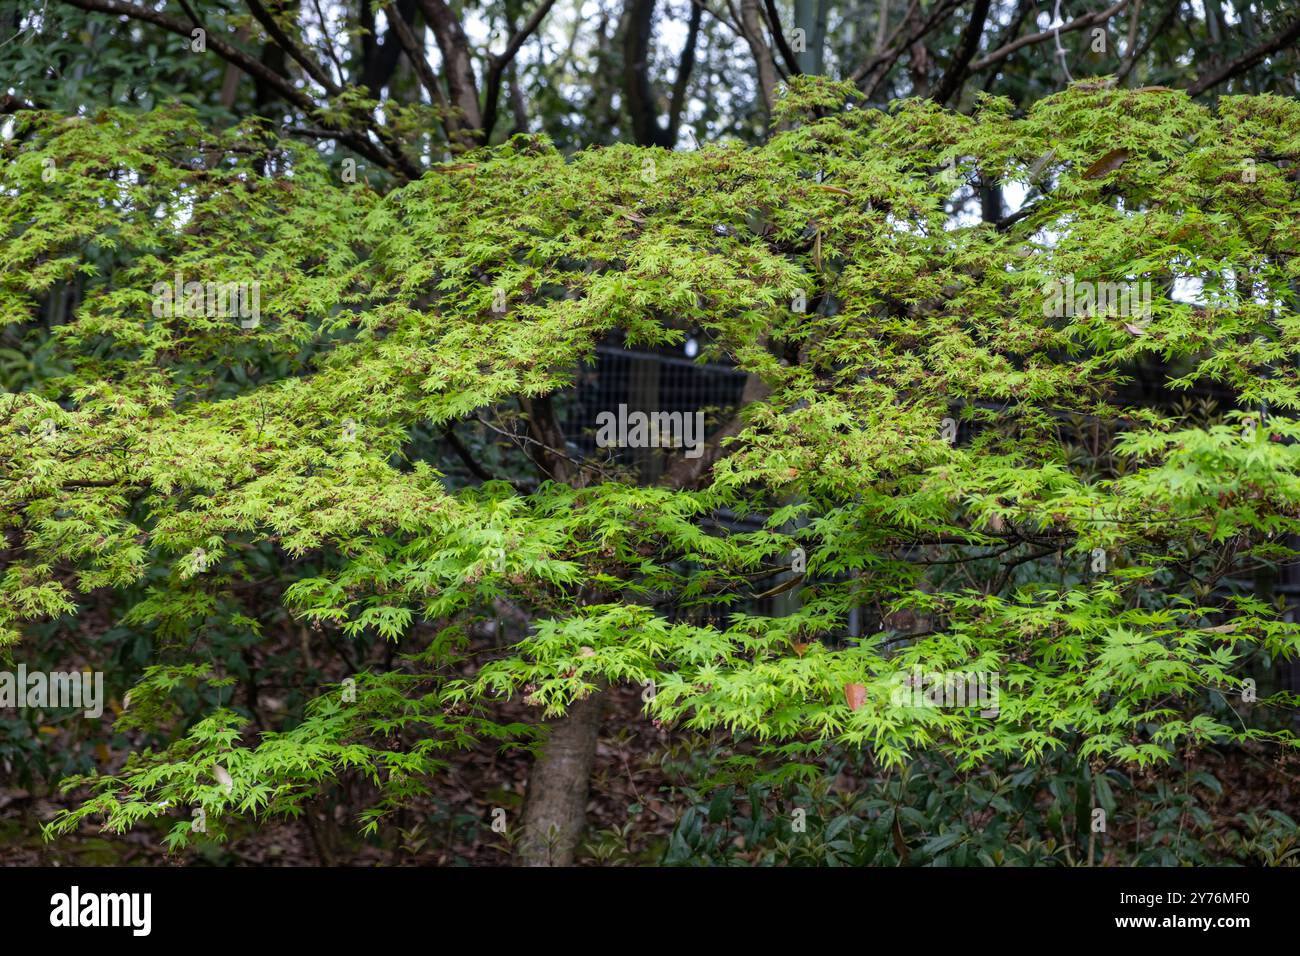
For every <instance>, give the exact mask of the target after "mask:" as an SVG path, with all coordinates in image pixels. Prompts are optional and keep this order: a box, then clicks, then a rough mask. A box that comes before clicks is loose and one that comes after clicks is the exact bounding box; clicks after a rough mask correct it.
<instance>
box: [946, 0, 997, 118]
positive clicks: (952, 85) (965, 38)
mask: <svg viewBox="0 0 1300 956" xmlns="http://www.w3.org/2000/svg"><path fill="white" fill-rule="evenodd" d="M989 2H990V0H975V9H974V10H972V11H971V18H970V23H968V24H966V29H965V30H964V31H963V32H962V35H961V41H960V42H959V43H958V44H957V52H956V53H954V54H953V58H952V62H951V63H949V64H948V69H947V70H946V71H945V72H944V74H943V79H942V80H940V81H939V88H938V89H937V90H935V92H934V101H935V102H936V103H938V104H939V105H941V106H942V105H943V104H944V103H947V102H948V100H950V99H951V98H952V97H953V94H955V93H958V92H960V90H961V85H962V83H963V82H964V81H965V79H966V68H967V67H968V66H969V65H970V61H971V60H973V59H974V58H975V53H976V52H977V51H978V50H979V48H980V37H981V36H982V35H983V34H984V24H985V23H986V22H987V21H988V16H989Z"/></svg>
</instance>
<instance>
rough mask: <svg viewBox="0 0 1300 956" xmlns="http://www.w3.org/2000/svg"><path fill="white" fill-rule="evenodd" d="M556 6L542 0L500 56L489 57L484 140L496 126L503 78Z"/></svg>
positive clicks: (551, 1) (484, 104)
mask: <svg viewBox="0 0 1300 956" xmlns="http://www.w3.org/2000/svg"><path fill="white" fill-rule="evenodd" d="M553 6H555V0H542V2H541V3H539V4H538V5H537V9H536V10H534V11H533V15H532V16H531V17H529V18H528V19H527V20H526V21H525V22H524V25H523V26H522V27H520V28H519V29H518V30H516V31H515V32H514V35H513V36H511V37H510V39H509V41H508V42H507V43H506V48H505V49H504V50H502V51H501V52H500V53H499V54H496V55H493V56H489V57H488V70H487V82H486V83H485V84H484V85H485V87H486V91H485V92H486V95H485V96H484V99H483V136H484V139H485V140H486V138H487V137H488V136H490V135H491V133H492V127H493V126H495V125H496V119H497V100H499V99H500V98H501V76H502V74H503V73H504V72H505V69H506V67H507V66H509V65H510V64H511V63H512V62H513V61H514V58H515V56H516V55H518V53H519V48H520V47H521V46H523V45H524V41H525V40H527V39H528V38H529V37H530V36H532V35H533V32H534V31H536V29H537V28H538V27H539V26H540V25H541V22H542V20H543V18H544V17H545V16H546V14H547V13H549V12H550V10H551V7H553Z"/></svg>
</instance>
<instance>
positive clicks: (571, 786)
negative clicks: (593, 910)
mask: <svg viewBox="0 0 1300 956" xmlns="http://www.w3.org/2000/svg"><path fill="white" fill-rule="evenodd" d="M604 705H605V692H604V691H597V692H596V693H593V694H592V695H591V696H590V697H588V698H586V699H585V700H579V701H575V702H574V703H573V705H572V706H571V707H570V708H569V712H568V713H567V714H565V715H564V716H563V717H560V718H557V719H556V720H551V721H548V722H547V725H546V727H547V738H546V742H545V744H544V745H543V747H544V749H543V750H542V752H541V753H540V754H539V755H538V756H537V759H536V760H534V761H533V769H532V772H531V773H530V774H529V776H528V795H527V797H526V798H525V800H524V819H523V834H522V836H521V838H520V840H519V843H518V845H517V847H516V850H515V853H516V859H515V862H516V864H517V865H519V866H572V865H573V857H574V853H575V852H576V850H577V848H578V841H579V840H580V839H581V837H582V830H583V827H584V825H585V823H586V813H587V787H588V781H589V780H590V778H591V767H592V764H593V763H594V762H595V758H596V738H597V737H598V736H599V734H600V720H601V711H602V710H603V709H604Z"/></svg>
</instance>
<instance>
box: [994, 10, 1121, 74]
mask: <svg viewBox="0 0 1300 956" xmlns="http://www.w3.org/2000/svg"><path fill="white" fill-rule="evenodd" d="M1126 6H1128V0H1119V2H1118V3H1115V4H1113V5H1112V6H1109V7H1107V8H1106V9H1105V10H1101V11H1098V12H1097V13H1085V14H1084V15H1083V16H1081V17H1075V18H1074V19H1073V20H1071V21H1070V22H1069V23H1065V24H1062V25H1061V27H1060V28H1059V29H1058V28H1055V27H1054V28H1052V29H1050V30H1044V31H1042V32H1041V33H1031V34H1029V35H1028V36H1023V37H1021V38H1020V39H1018V40H1012V41H1011V42H1010V43H1008V44H1006V45H1005V46H1002V47H999V48H998V49H996V50H994V51H993V52H992V53H990V54H989V55H988V56H984V57H981V58H980V59H978V60H976V61H975V62H974V63H972V64H971V65H970V72H971V73H977V72H979V71H980V70H987V69H988V68H989V67H990V66H994V65H995V64H998V63H1001V62H1002V61H1003V60H1005V59H1006V58H1007V57H1009V56H1011V54H1013V53H1015V52H1016V51H1017V50H1021V49H1023V48H1024V47H1027V46H1032V45H1033V44H1035V43H1042V42H1044V41H1045V40H1050V39H1052V38H1053V37H1055V36H1058V35H1060V34H1062V33H1069V32H1071V31H1073V30H1082V29H1084V28H1085V27H1091V26H1095V25H1096V24H1098V23H1105V22H1106V21H1107V20H1109V19H1110V18H1111V17H1113V16H1114V15H1115V14H1117V13H1119V12H1120V11H1121V10H1123V9H1124V8H1125V7H1126Z"/></svg>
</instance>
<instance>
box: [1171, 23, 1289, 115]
mask: <svg viewBox="0 0 1300 956" xmlns="http://www.w3.org/2000/svg"><path fill="white" fill-rule="evenodd" d="M1297 37H1300V17H1296V18H1295V19H1294V20H1293V21H1291V24H1290V25H1289V26H1287V27H1286V28H1285V29H1283V30H1282V32H1281V33H1279V34H1278V35H1277V36H1275V37H1274V38H1273V39H1271V40H1269V41H1268V42H1267V43H1261V44H1260V45H1259V46H1257V47H1255V48H1254V49H1253V50H1247V51H1246V52H1245V53H1243V54H1242V55H1241V56H1239V57H1237V58H1236V59H1234V60H1230V61H1229V62H1227V63H1225V64H1224V65H1223V66H1222V67H1220V68H1219V69H1218V70H1215V71H1214V72H1213V73H1211V74H1209V75H1208V76H1203V77H1200V78H1198V79H1197V80H1196V82H1195V83H1193V84H1192V85H1191V86H1189V87H1188V88H1187V95H1188V96H1200V95H1201V94H1202V93H1204V92H1205V91H1206V90H1208V89H1210V88H1211V87H1215V86H1218V85H1219V84H1220V83H1224V82H1227V81H1228V80H1230V79H1232V78H1233V77H1234V76H1237V75H1238V74H1240V73H1245V72H1246V71H1247V70H1249V69H1250V68H1251V67H1252V66H1254V65H1255V64H1256V63H1258V62H1259V61H1260V60H1262V59H1264V57H1266V56H1268V55H1269V54H1270V53H1276V52H1277V51H1278V50H1280V49H1282V48H1283V47H1284V46H1287V45H1288V44H1290V43H1292V42H1293V41H1294V40H1295V39H1296V38H1297Z"/></svg>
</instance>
